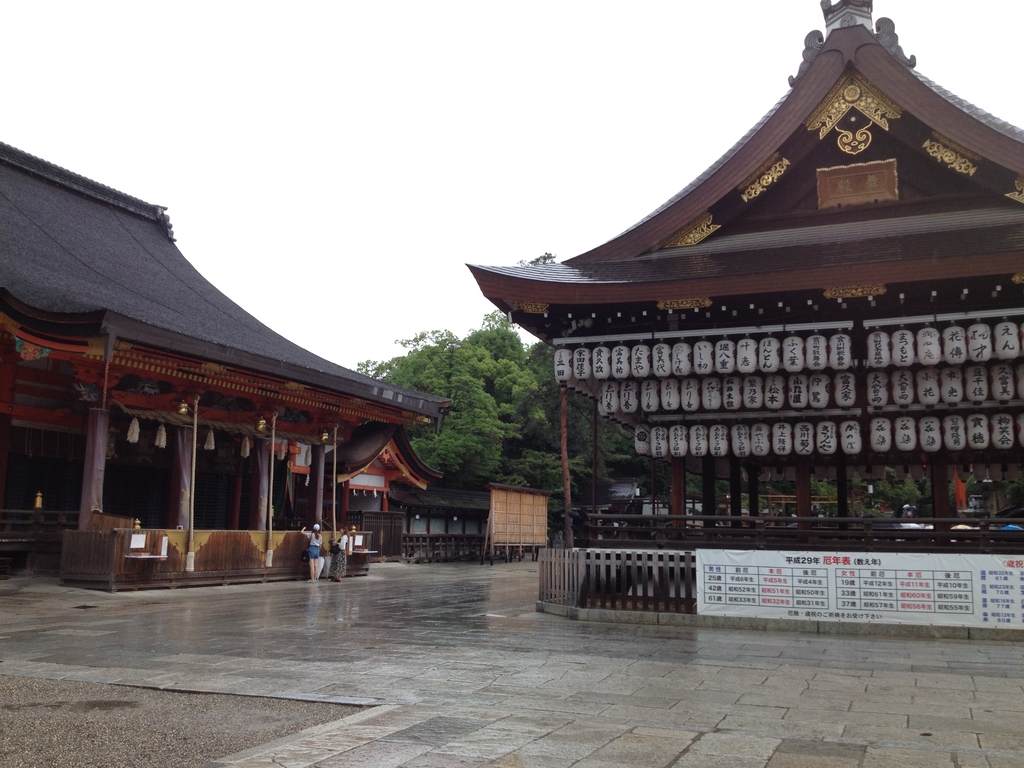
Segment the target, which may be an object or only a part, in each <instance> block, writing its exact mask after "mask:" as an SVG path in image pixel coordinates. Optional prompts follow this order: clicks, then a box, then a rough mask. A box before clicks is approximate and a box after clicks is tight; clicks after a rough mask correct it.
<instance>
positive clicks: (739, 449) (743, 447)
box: [729, 424, 750, 459]
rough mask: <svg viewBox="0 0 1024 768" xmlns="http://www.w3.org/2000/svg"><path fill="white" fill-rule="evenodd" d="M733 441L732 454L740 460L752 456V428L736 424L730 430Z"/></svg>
mask: <svg viewBox="0 0 1024 768" xmlns="http://www.w3.org/2000/svg"><path fill="white" fill-rule="evenodd" d="M729 437H730V439H731V440H732V454H733V456H735V457H736V458H738V459H745V458H747V457H748V456H750V427H748V426H747V425H746V424H734V425H733V426H732V429H730V430H729Z"/></svg>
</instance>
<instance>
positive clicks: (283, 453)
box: [277, 440, 288, 461]
mask: <svg viewBox="0 0 1024 768" xmlns="http://www.w3.org/2000/svg"><path fill="white" fill-rule="evenodd" d="M286 458H288V441H287V440H282V441H281V442H280V444H279V445H278V446H277V460H278V461H284V460H285V459H286Z"/></svg>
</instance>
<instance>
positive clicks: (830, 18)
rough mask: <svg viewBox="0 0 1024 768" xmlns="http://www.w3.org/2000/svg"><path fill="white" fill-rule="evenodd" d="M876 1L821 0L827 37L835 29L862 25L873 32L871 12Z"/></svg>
mask: <svg viewBox="0 0 1024 768" xmlns="http://www.w3.org/2000/svg"><path fill="white" fill-rule="evenodd" d="M873 5H874V0H839V2H837V3H832V1H831V0H821V12H822V13H823V14H824V15H825V35H826V36H827V35H829V34H830V33H831V32H832V30H834V29H843V28H845V27H853V26H856V25H857V24H860V25H861V26H862V27H867V28H868V31H870V30H871V12H872V10H873Z"/></svg>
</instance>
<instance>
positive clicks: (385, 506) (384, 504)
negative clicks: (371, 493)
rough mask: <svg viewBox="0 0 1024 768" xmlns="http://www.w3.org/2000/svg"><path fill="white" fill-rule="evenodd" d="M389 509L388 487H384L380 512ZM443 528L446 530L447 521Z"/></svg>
mask: <svg viewBox="0 0 1024 768" xmlns="http://www.w3.org/2000/svg"><path fill="white" fill-rule="evenodd" d="M390 509H391V498H390V496H389V495H388V489H387V488H385V489H384V492H383V493H382V494H381V500H380V511H381V512H388V511H389V510H390ZM445 530H447V523H446V524H445Z"/></svg>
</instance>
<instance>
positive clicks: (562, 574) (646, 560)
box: [538, 549, 696, 613]
mask: <svg viewBox="0 0 1024 768" xmlns="http://www.w3.org/2000/svg"><path fill="white" fill-rule="evenodd" d="M538 564H539V566H540V568H539V570H540V576H539V591H538V599H539V600H540V602H542V603H549V604H553V605H562V606H566V607H570V608H607V609H613V610H626V611H655V612H660V613H694V612H695V610H696V600H695V591H694V589H695V573H694V555H693V553H692V552H680V551H664V552H660V551H657V550H650V549H641V550H630V549H574V550H564V549H542V550H541V551H540V558H539V561H538Z"/></svg>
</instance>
